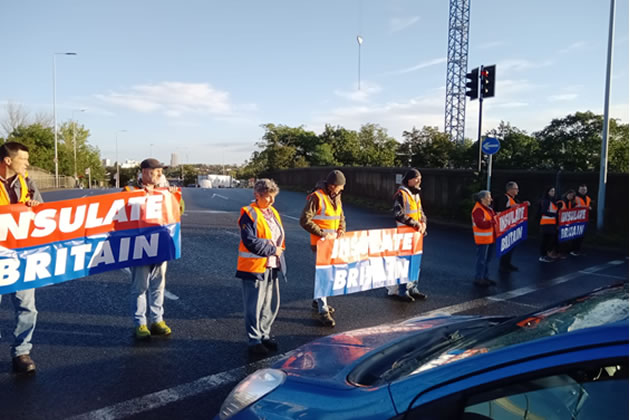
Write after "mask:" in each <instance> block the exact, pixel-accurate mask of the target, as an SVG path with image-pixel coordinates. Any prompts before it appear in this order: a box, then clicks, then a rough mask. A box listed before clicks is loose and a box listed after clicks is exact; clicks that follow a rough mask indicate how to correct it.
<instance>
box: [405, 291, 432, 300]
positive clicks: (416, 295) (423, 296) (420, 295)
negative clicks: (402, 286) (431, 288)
mask: <svg viewBox="0 0 630 420" xmlns="http://www.w3.org/2000/svg"><path fill="white" fill-rule="evenodd" d="M408 293H409V294H410V295H411V297H413V298H415V299H419V300H425V299H426V298H427V297H428V296H427V295H426V294H424V293H422V292H421V291H420V290H418V289H411V290H410V291H409V292H408Z"/></svg>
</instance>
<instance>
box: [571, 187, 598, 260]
mask: <svg viewBox="0 0 630 420" xmlns="http://www.w3.org/2000/svg"><path fill="white" fill-rule="evenodd" d="M587 193H588V187H587V186H586V184H580V186H579V187H578V191H577V194H576V195H575V206H576V207H585V208H587V209H588V211H589V218H590V215H591V211H593V207H592V206H591V203H592V200H591V197H589V196H588V195H587ZM583 240H584V236H580V237H577V238H575V239H574V240H573V250H572V251H571V252H570V253H569V254H571V256H573V257H578V256H580V255H582V241H583Z"/></svg>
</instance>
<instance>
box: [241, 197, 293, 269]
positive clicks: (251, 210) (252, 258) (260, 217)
mask: <svg viewBox="0 0 630 420" xmlns="http://www.w3.org/2000/svg"><path fill="white" fill-rule="evenodd" d="M269 208H270V209H271V211H272V212H273V216H274V217H275V218H276V221H277V222H278V226H280V230H281V231H282V249H285V240H284V238H285V235H284V228H283V227H282V221H281V220H280V215H279V214H278V212H277V211H276V209H274V208H273V207H269ZM243 213H247V215H248V216H249V218H250V219H252V221H253V222H254V229H255V230H256V236H257V237H259V238H262V239H269V240H270V241H271V240H272V239H273V237H272V235H271V228H270V227H269V224H268V223H267V220H266V219H265V215H264V214H263V213H262V210H261V209H260V207H258V206H257V205H256V203H252V204H250V205H249V206H245V207H243V208H241V217H242V216H243ZM239 220H240V217H239ZM267 258H268V257H263V256H260V255H258V254H254V253H252V252H250V251H249V250H248V249H247V248H246V247H245V244H244V243H243V240H242V239H241V242H240V243H239V245H238V262H237V263H236V270H238V271H244V272H247V273H264V272H265V270H266V268H267Z"/></svg>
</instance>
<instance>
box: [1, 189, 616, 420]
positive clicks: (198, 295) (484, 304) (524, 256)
mask: <svg viewBox="0 0 630 420" xmlns="http://www.w3.org/2000/svg"><path fill="white" fill-rule="evenodd" d="M105 192H113V190H109V191H106V190H65V191H55V192H48V193H45V194H44V198H45V200H47V201H52V200H61V199H67V198H72V197H77V196H81V195H84V194H99V193H105ZM184 198H185V200H186V214H184V216H183V217H182V258H181V259H179V260H176V261H172V262H170V263H169V268H168V273H167V284H166V289H167V291H168V293H167V299H166V301H165V320H166V321H167V323H168V324H169V326H171V328H172V329H173V334H172V336H171V337H170V338H166V339H155V338H154V339H152V340H150V341H148V342H136V341H135V340H134V338H133V320H132V316H131V309H130V306H131V304H130V298H129V278H128V276H127V275H126V274H125V273H124V272H122V271H113V272H108V273H104V274H99V275H94V276H90V277H87V278H83V279H79V280H74V281H69V282H66V283H62V284H59V285H55V286H48V287H44V288H42V289H39V290H38V291H37V307H38V310H39V318H38V324H37V328H36V330H35V335H34V338H33V344H34V348H33V351H32V357H33V359H34V360H35V362H36V363H37V373H36V374H35V375H32V376H26V377H24V376H16V375H14V374H12V373H11V363H10V357H9V352H8V346H9V343H10V339H12V338H11V337H10V335H11V332H12V330H13V326H14V321H13V309H12V305H11V300H10V299H9V298H8V297H6V298H5V299H3V301H2V304H1V306H0V329H1V332H2V339H1V340H0V347H1V349H0V390H2V391H1V392H0V407H2V408H1V409H0V418H7V419H62V418H71V417H73V418H82V419H88V418H110V419H113V418H138V419H140V418H152V419H172V418H191V419H196V418H209V417H212V416H214V415H215V414H216V413H217V412H218V410H219V407H220V405H221V403H222V401H223V399H224V398H225V396H226V395H227V393H228V392H229V391H230V390H231V388H232V387H233V386H234V385H235V384H236V382H238V381H239V380H240V379H242V378H243V377H244V376H245V375H246V374H248V373H249V372H251V371H253V370H255V369H256V368H259V367H262V366H266V365H268V364H269V363H270V362H271V361H272V360H273V359H274V358H270V359H266V360H261V361H257V362H253V361H252V360H249V359H248V356H247V351H246V341H245V333H244V326H243V320H242V300H241V286H240V280H238V279H236V278H234V272H235V267H236V253H237V247H238V241H239V234H238V229H237V226H236V221H237V217H238V211H239V209H240V207H241V206H243V205H245V204H247V203H248V202H249V201H251V199H252V191H251V190H246V189H188V188H187V189H184ZM304 198H305V194H303V193H296V192H286V191H282V192H281V193H280V195H279V196H278V199H277V202H276V208H277V209H278V211H279V212H280V214H281V215H282V217H283V222H284V225H285V229H286V232H287V241H286V242H287V251H286V257H287V261H288V265H289V281H288V283H282V284H281V300H282V303H281V309H280V313H279V315H278V318H277V320H276V322H275V324H274V326H273V330H272V332H273V334H274V335H275V338H276V339H277V341H278V342H279V344H280V352H279V353H280V354H281V353H284V352H287V351H290V350H292V349H294V348H296V347H297V346H299V345H301V344H303V343H306V342H308V341H310V340H313V339H315V338H317V337H321V336H324V335H327V334H330V333H332V332H340V331H345V330H349V329H354V328H359V327H366V326H373V325H377V324H380V323H383V322H390V321H396V320H402V319H405V318H409V317H412V316H416V315H420V314H425V313H428V312H431V311H439V312H449V313H475V314H514V315H516V314H522V313H526V312H530V311H532V310H534V309H536V308H541V307H544V306H546V305H549V304H551V303H553V302H556V301H558V300H561V299H564V298H568V297H571V296H575V295H579V294H581V293H584V292H586V291H589V290H591V289H593V288H596V287H599V286H603V285H607V284H611V283H618V282H627V281H628V255H627V251H623V250H620V251H619V252H614V251H603V250H595V249H588V248H586V252H587V254H586V255H585V256H582V257H576V258H569V259H566V260H562V261H559V262H555V263H553V264H542V263H539V262H538V261H537V257H538V255H537V248H538V243H537V241H536V240H535V239H533V240H530V241H528V242H527V243H525V244H522V245H521V246H520V247H519V248H518V249H517V250H516V252H515V255H514V258H513V262H514V263H515V264H516V265H517V266H519V267H520V271H518V272H516V273H512V274H509V275H500V273H498V271H497V264H496V261H494V262H493V265H492V269H491V277H492V278H494V279H495V280H497V282H498V285H497V286H496V287H492V288H489V289H485V290H480V289H479V288H476V287H475V286H473V284H472V274H473V269H474V263H475V255H474V254H475V248H474V244H473V240H472V234H471V232H470V229H468V228H462V227H455V226H448V225H440V224H437V223H432V222H431V214H429V235H428V236H427V237H426V238H425V242H424V248H425V249H424V257H423V262H422V276H421V287H420V288H421V290H422V291H424V292H425V293H427V294H428V295H429V299H428V300H426V301H424V302H414V303H402V302H398V301H395V300H392V299H391V298H386V297H385V291H384V290H383V289H380V290H372V291H367V292H362V293H357V294H353V295H348V296H343V297H335V298H331V299H330V303H331V304H332V305H333V306H335V307H336V308H337V312H336V314H335V319H336V321H337V327H335V328H334V329H329V328H324V327H321V326H320V325H319V324H318V322H317V320H316V317H315V315H316V314H315V312H314V311H313V310H312V308H311V296H312V293H313V277H314V258H313V256H312V253H311V251H310V248H309V246H308V241H309V240H308V234H307V233H306V232H304V231H303V230H302V229H301V228H300V226H299V223H298V218H299V215H300V212H301V209H302V207H303V205H304ZM345 212H346V218H347V221H348V230H359V229H369V228H378V227H393V221H392V217H391V216H390V215H388V214H379V213H375V212H371V211H369V210H366V209H358V208H353V207H351V206H346V207H345Z"/></svg>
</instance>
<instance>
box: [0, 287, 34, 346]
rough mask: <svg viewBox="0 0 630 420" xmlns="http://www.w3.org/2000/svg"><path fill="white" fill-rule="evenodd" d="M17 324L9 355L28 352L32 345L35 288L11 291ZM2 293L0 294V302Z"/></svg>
mask: <svg viewBox="0 0 630 420" xmlns="http://www.w3.org/2000/svg"><path fill="white" fill-rule="evenodd" d="M11 300H12V301H13V308H14V309H15V318H16V320H17V325H16V326H15V330H13V337H14V342H13V344H12V345H11V357H17V356H22V355H23V354H29V353H30V352H31V349H32V348H33V345H32V344H31V338H33V331H35V324H36V323H37V309H36V308H35V289H27V290H20V291H18V292H15V293H11ZM1 301H2V295H0V302H1Z"/></svg>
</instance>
